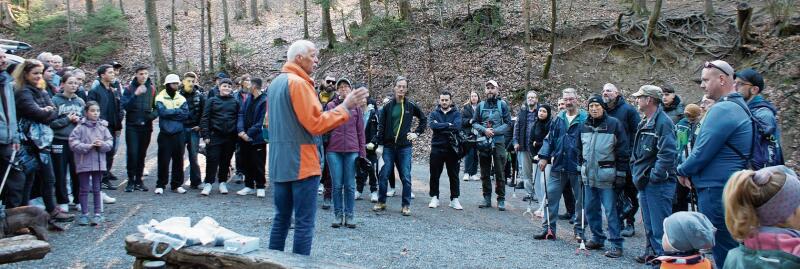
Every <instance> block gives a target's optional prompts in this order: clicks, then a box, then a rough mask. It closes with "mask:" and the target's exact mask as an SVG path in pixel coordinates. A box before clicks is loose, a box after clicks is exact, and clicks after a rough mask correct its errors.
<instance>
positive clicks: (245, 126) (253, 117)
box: [236, 93, 267, 145]
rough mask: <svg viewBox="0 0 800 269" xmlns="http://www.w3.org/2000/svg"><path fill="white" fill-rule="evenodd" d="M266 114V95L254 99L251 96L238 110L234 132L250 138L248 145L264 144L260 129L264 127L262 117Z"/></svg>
mask: <svg viewBox="0 0 800 269" xmlns="http://www.w3.org/2000/svg"><path fill="white" fill-rule="evenodd" d="M266 113H267V94H265V93H262V94H261V95H259V96H258V97H256V98H253V96H252V95H251V96H250V98H248V99H247V100H245V102H244V104H242V108H240V109H239V115H238V120H237V121H236V131H237V132H239V133H241V132H245V133H246V134H247V136H248V137H250V144H252V145H261V144H266V143H267V141H264V136H263V135H261V129H262V128H263V127H264V116H265V114H266Z"/></svg>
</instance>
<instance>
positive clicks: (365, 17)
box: [358, 0, 373, 24]
mask: <svg viewBox="0 0 800 269" xmlns="http://www.w3.org/2000/svg"><path fill="white" fill-rule="evenodd" d="M369 2H370V1H369V0H358V3H359V6H360V8H361V23H362V24H367V23H369V22H370V21H371V20H372V16H373V14H372V6H370V3H369Z"/></svg>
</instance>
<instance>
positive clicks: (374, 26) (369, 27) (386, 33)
mask: <svg viewBox="0 0 800 269" xmlns="http://www.w3.org/2000/svg"><path fill="white" fill-rule="evenodd" d="M350 33H351V34H352V35H353V39H354V40H355V41H356V44H358V45H364V44H366V43H365V42H369V43H370V45H371V46H374V47H386V46H390V45H393V44H394V43H395V42H396V41H397V40H399V39H400V38H403V37H406V36H407V35H408V23H407V22H406V21H404V20H400V19H397V18H392V17H383V18H379V19H373V20H372V21H370V22H369V23H367V24H364V25H361V26H358V27H351V28H350Z"/></svg>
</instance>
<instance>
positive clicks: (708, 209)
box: [697, 187, 739, 268]
mask: <svg viewBox="0 0 800 269" xmlns="http://www.w3.org/2000/svg"><path fill="white" fill-rule="evenodd" d="M722 189H723V188H722V187H716V188H700V189H697V207H698V209H699V210H700V213H703V215H706V217H708V220H710V221H711V224H714V227H716V228H717V232H716V233H714V243H715V244H714V247H713V248H711V252H713V253H714V261H715V262H716V263H717V268H723V266H722V265H723V263H725V258H726V257H727V256H728V251H729V250H731V249H734V248H736V247H738V246H739V243H738V242H736V240H734V239H733V237H732V236H731V233H730V232H729V231H728V226H725V208H724V207H723V206H722Z"/></svg>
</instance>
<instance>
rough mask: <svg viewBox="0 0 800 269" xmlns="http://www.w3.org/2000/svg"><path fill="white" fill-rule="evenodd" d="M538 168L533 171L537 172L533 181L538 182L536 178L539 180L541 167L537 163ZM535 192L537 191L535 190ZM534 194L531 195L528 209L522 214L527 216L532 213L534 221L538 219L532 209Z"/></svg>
mask: <svg viewBox="0 0 800 269" xmlns="http://www.w3.org/2000/svg"><path fill="white" fill-rule="evenodd" d="M536 168H537V169H536V170H534V171H533V173H534V174H535V175H534V176H533V182H536V180H537V179H539V172H541V171H539V169H538V168H539V167H538V165H537V167H536ZM543 173H544V172H543ZM534 193H535V192H534ZM534 195H536V194H534ZM534 195H531V197H530V199H528V209H526V210H525V213H522V216H523V217H524V216H525V214H531V220H534V221H535V220H536V219H535V218H534V217H535V215H534V214H533V211H531V205H532V204H533V196H534Z"/></svg>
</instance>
